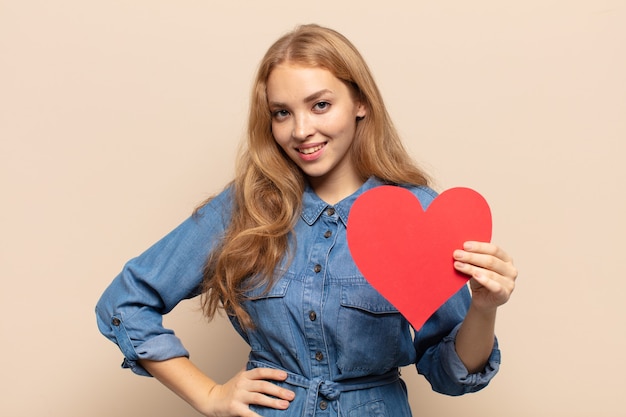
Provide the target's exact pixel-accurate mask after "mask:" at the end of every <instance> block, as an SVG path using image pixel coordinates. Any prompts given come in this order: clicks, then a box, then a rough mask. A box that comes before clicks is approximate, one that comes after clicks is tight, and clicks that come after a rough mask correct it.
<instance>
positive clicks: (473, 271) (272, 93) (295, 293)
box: [96, 25, 517, 417]
mask: <svg viewBox="0 0 626 417" xmlns="http://www.w3.org/2000/svg"><path fill="white" fill-rule="evenodd" d="M382 184H392V185H397V186H401V187H405V188H407V189H408V190H410V191H411V192H413V193H414V195H415V196H416V197H417V198H418V199H419V200H420V202H421V203H422V205H423V206H427V205H428V204H429V203H430V202H431V201H432V200H433V199H434V198H435V197H436V194H435V192H434V191H433V190H432V189H430V188H429V180H428V177H427V175H426V174H425V173H424V172H422V170H421V169H420V168H419V167H417V166H416V165H415V164H414V163H413V161H412V160H411V158H410V157H409V156H408V154H407V152H406V151H405V149H404V147H403V145H402V143H401V141H400V139H399V137H398V134H397V132H396V130H395V129H394V127H393V124H392V122H391V120H390V117H389V115H388V114H387V111H386V109H385V106H384V103H383V100H382V97H381V95H380V92H379V91H378V88H377V87H376V84H375V83H374V80H373V78H372V75H371V73H370V71H369V69H368V67H367V65H366V63H365V61H364V60H363V58H362V57H361V55H360V54H359V52H358V51H357V50H356V49H355V48H354V46H353V45H352V44H351V43H350V42H349V41H348V40H347V39H346V38H345V37H344V36H342V35H341V34H339V33H337V32H336V31H334V30H331V29H328V28H324V27H320V26H317V25H305V26H301V27H298V28H296V29H295V30H294V31H292V32H290V33H288V34H286V35H285V36H283V37H281V38H280V39H279V40H278V41H276V42H275V43H274V44H273V45H272V46H271V47H270V48H269V50H268V51H267V53H266V55H265V57H264V58H263V60H262V62H261V64H260V67H259V70H258V73H257V76H256V79H255V83H254V87H253V91H252V97H251V106H250V115H249V121H248V135H247V146H246V147H245V150H244V151H243V152H242V154H241V156H240V159H239V161H238V165H237V173H236V176H235V178H234V180H233V181H232V183H230V184H228V186H227V187H226V188H225V189H224V191H223V192H221V193H220V194H218V195H216V196H215V197H213V198H211V199H210V200H209V201H207V202H206V203H205V204H203V205H202V206H201V207H199V208H198V209H197V210H196V212H195V213H194V214H193V215H192V216H191V217H190V218H189V219H188V220H186V221H185V222H184V223H182V224H181V225H180V226H179V227H178V228H176V229H175V230H173V231H172V232H171V233H170V234H168V235H167V236H166V237H165V238H163V239H162V240H161V241H159V242H157V243H156V244H155V245H154V246H152V247H151V248H150V249H148V250H147V251H146V252H145V253H143V254H142V255H141V256H139V257H137V258H135V259H133V260H131V261H129V262H128V263H127V264H126V265H125V267H124V268H123V270H122V272H121V273H120V274H119V276H118V277H116V278H115V280H114V281H113V282H112V283H111V285H110V286H109V288H108V289H107V290H106V291H105V293H104V294H103V295H102V298H101V299H100V301H99V302H98V305H97V308H96V311H97V317H98V326H99V328H100V330H101V332H102V333H103V334H104V335H106V336H107V337H108V338H109V339H111V340H112V341H113V342H115V343H117V344H118V346H119V347H120V349H121V351H122V352H123V354H124V357H125V359H124V365H123V366H124V367H127V368H131V369H132V370H133V371H134V372H136V373H138V374H140V375H151V376H154V377H156V378H157V379H158V380H160V381H161V382H162V383H163V384H164V385H166V386H167V387H168V388H170V389H171V390H172V391H174V392H175V393H176V394H178V395H179V396H180V397H182V398H183V399H184V400H185V401H187V402H188V403H189V404H190V405H191V406H193V407H194V408H195V409H196V410H198V411H199V412H200V413H202V414H203V415H206V416H245V417H252V416H338V415H347V416H359V417H366V416H410V415H411V410H410V409H409V403H408V398H407V392H406V387H405V385H404V383H403V381H402V380H401V379H400V377H399V373H398V368H399V367H401V366H406V365H409V364H412V363H414V364H416V367H417V370H418V372H419V373H421V374H423V375H424V376H425V377H426V378H427V380H428V381H429V382H430V384H431V385H432V387H433V389H434V390H436V391H438V392H441V393H445V394H448V395H461V394H465V393H468V392H473V391H477V390H479V389H482V388H483V387H485V386H486V385H487V384H488V383H489V381H490V380H491V378H493V376H494V375H495V374H496V372H497V371H498V367H499V361H500V351H499V350H498V347H497V342H496V339H495V335H494V325H495V316H496V310H497V308H498V307H499V306H500V305H502V304H504V303H505V302H507V300H508V299H509V297H510V295H511V293H512V291H513V288H514V282H515V278H516V276H517V271H516V269H515V267H514V266H513V263H512V260H511V258H510V257H509V255H508V254H507V253H506V252H504V251H503V250H502V249H500V248H499V247H497V246H495V245H493V244H490V243H485V242H467V243H465V245H464V247H463V248H459V249H458V250H456V251H455V252H454V253H453V254H451V256H454V259H455V263H454V265H455V268H456V269H457V270H459V271H461V272H463V273H465V274H467V275H469V276H470V277H471V279H470V286H471V288H472V292H471V295H470V291H469V290H468V289H467V288H463V289H462V290H461V291H459V292H458V293H457V294H455V295H454V296H453V297H452V298H451V299H450V300H449V301H447V302H446V303H445V304H444V305H443V306H442V307H441V308H440V309H439V310H438V311H437V312H436V313H435V314H434V315H433V316H432V317H431V318H430V319H429V320H428V322H427V323H426V324H425V325H424V326H423V327H422V328H421V329H419V331H416V332H415V335H414V336H412V332H411V329H410V325H409V324H408V322H407V321H406V320H405V319H404V318H403V317H402V315H401V314H400V313H399V312H398V311H397V310H396V309H395V308H394V307H393V306H392V305H391V304H390V303H389V302H388V301H386V300H385V299H384V298H382V297H381V296H380V295H379V294H378V293H377V292H376V291H375V290H374V289H373V288H372V287H371V286H370V285H369V284H368V283H367V281H365V279H364V278H363V276H362V275H361V274H360V272H359V270H358V268H357V267H356V265H355V264H354V261H353V260H352V258H351V256H350V252H349V250H348V246H347V242H346V222H347V218H348V214H349V212H350V207H351V205H352V203H353V202H354V201H355V199H356V198H357V197H358V196H359V195H360V194H362V193H363V192H365V191H367V190H369V189H371V188H373V187H376V186H379V185H382ZM390 215H393V213H390ZM199 294H201V295H202V301H203V306H204V311H205V313H206V315H207V317H208V318H212V317H213V316H214V315H215V314H216V313H217V312H218V310H219V309H224V310H225V311H226V312H227V313H228V315H229V317H230V319H231V321H232V323H233V325H234V327H235V329H236V330H237V331H238V332H239V333H240V334H241V336H242V337H243V338H244V339H245V340H246V342H247V343H248V344H249V345H250V355H249V360H248V364H247V367H246V370H245V371H242V372H240V373H238V374H236V375H234V376H233V377H232V379H231V380H229V381H228V382H226V383H225V384H217V383H216V382H215V381H213V380H212V379H211V378H210V377H209V376H207V375H205V374H203V373H202V372H201V371H200V370H199V369H198V368H197V367H196V366H194V365H193V363H192V362H191V361H190V360H189V359H188V353H187V351H186V350H185V348H184V347H183V345H182V344H181V342H180V340H179V339H178V338H176V337H175V336H174V334H173V333H172V332H171V331H170V330H168V329H164V328H163V327H162V325H161V318H162V315H163V314H165V313H167V312H169V311H170V310H171V309H173V308H174V307H175V306H176V305H177V304H178V303H179V302H180V301H181V300H183V299H187V298H191V297H194V296H196V295H199Z"/></svg>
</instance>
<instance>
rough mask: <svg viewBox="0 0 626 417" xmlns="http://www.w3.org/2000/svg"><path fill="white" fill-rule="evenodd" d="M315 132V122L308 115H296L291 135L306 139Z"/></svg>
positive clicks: (295, 137)
mask: <svg viewBox="0 0 626 417" xmlns="http://www.w3.org/2000/svg"><path fill="white" fill-rule="evenodd" d="M314 132H315V129H314V128H313V123H312V121H311V120H310V118H309V117H308V116H305V115H302V116H296V117H295V122H294V125H293V131H292V132H291V136H292V137H293V138H294V139H297V140H306V139H307V138H308V137H310V136H312V135H313V133H314Z"/></svg>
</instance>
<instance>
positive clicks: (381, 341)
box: [336, 283, 408, 375]
mask: <svg viewBox="0 0 626 417" xmlns="http://www.w3.org/2000/svg"><path fill="white" fill-rule="evenodd" d="M340 304H341V306H340V308H339V314H338V316H337V317H338V318H337V334H336V340H337V366H338V367H339V369H340V370H341V371H342V373H344V374H350V373H352V372H354V373H356V374H357V375H360V374H362V373H363V372H368V373H379V372H380V373H382V372H385V371H387V370H389V369H390V368H392V367H395V366H398V365H399V362H402V358H401V356H403V355H402V354H401V350H402V349H401V346H402V342H403V338H404V335H403V332H404V330H407V331H408V325H407V324H406V320H404V318H403V317H402V315H401V314H400V312H399V311H398V310H397V309H396V308H395V307H394V306H393V305H391V303H389V302H388V301H387V300H386V299H385V298H384V297H383V296H382V295H380V294H379V293H378V291H376V290H375V289H374V288H373V287H372V286H371V285H369V284H367V283H363V284H352V285H349V284H345V285H342V286H341V299H340ZM405 327H406V329H405Z"/></svg>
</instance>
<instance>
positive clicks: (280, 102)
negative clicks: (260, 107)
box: [267, 64, 366, 191]
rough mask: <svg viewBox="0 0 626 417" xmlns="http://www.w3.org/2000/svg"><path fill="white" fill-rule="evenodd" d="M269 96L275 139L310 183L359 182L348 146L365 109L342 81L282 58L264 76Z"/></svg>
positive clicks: (326, 71)
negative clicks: (265, 76) (266, 77)
mask: <svg viewBox="0 0 626 417" xmlns="http://www.w3.org/2000/svg"><path fill="white" fill-rule="evenodd" d="M267 98H268V104H269V108H270V111H271V114H272V133H273V135H274V139H275V140H276V142H277V143H278V145H279V146H280V147H281V148H282V149H283V150H284V151H285V153H286V154H287V155H288V156H289V158H291V159H292V160H293V161H294V162H295V163H296V164H297V165H298V166H299V167H300V169H301V170H302V171H303V172H304V174H305V175H306V176H307V177H308V179H309V182H310V183H311V185H312V186H313V188H314V189H316V188H317V187H319V186H327V185H328V184H329V183H333V184H334V185H339V186H340V187H341V184H342V183H350V184H352V183H354V182H355V181H356V182H359V184H358V185H360V181H361V180H360V179H359V178H358V175H357V172H356V170H355V167H354V164H353V161H352V160H351V157H350V152H349V150H350V146H351V145H352V142H353V140H354V135H355V131H356V124H357V118H359V117H364V116H365V113H366V112H365V107H364V106H363V105H362V104H361V103H359V102H358V101H357V100H355V97H354V94H353V92H352V91H351V89H350V88H348V86H347V85H346V84H345V83H344V82H342V81H341V80H339V79H338V78H337V77H335V76H334V75H333V74H332V73H331V72H329V71H328V70H326V69H323V68H315V67H304V66H299V65H293V64H281V65H278V66H277V67H275V68H274V69H273V70H272V72H271V73H270V76H269V78H268V80H267ZM358 185H357V187H358ZM316 191H317V189H316Z"/></svg>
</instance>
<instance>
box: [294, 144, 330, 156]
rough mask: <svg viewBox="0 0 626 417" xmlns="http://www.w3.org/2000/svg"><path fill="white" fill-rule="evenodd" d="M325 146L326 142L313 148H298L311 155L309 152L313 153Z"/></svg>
mask: <svg viewBox="0 0 626 417" xmlns="http://www.w3.org/2000/svg"><path fill="white" fill-rule="evenodd" d="M323 147H324V144H321V145H318V146H314V147H313V148H304V149H298V152H300V153H302V154H305V155H309V154H312V153H314V152H317V151H319V150H320V149H322V148H323Z"/></svg>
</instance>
